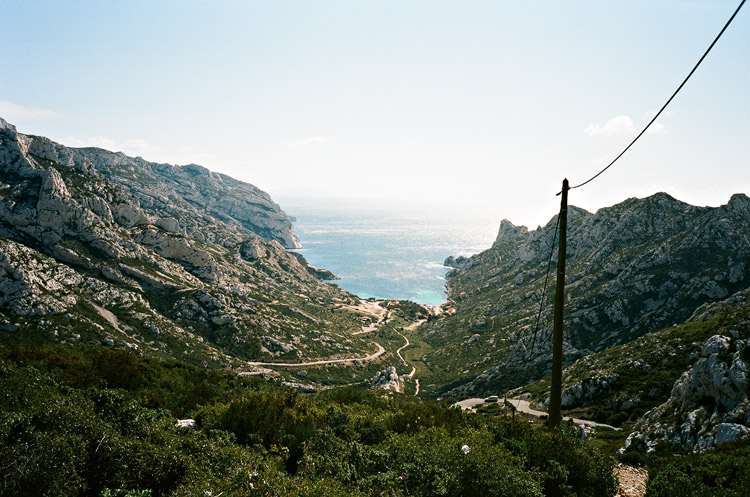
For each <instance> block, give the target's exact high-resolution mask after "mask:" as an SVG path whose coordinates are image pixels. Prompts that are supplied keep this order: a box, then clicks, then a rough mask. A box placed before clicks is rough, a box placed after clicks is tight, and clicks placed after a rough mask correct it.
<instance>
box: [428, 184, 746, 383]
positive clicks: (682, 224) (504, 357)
mask: <svg viewBox="0 0 750 497" xmlns="http://www.w3.org/2000/svg"><path fill="white" fill-rule="evenodd" d="M554 228H555V219H554V218H553V219H552V220H551V221H550V222H549V223H548V224H547V225H546V226H545V227H539V228H537V229H536V230H531V231H530V230H528V229H527V228H526V227H524V226H514V225H513V224H512V223H511V222H509V221H507V220H504V221H503V222H502V223H501V225H500V229H499V232H498V236H497V239H496V241H495V243H494V245H493V247H492V248H491V249H489V250H487V251H485V252H482V253H480V254H477V255H475V256H473V257H471V258H469V259H466V260H462V261H460V263H456V261H453V262H454V265H456V266H457V269H456V270H454V271H452V272H450V273H449V274H448V279H447V287H448V289H449V297H450V301H449V303H448V304H447V306H448V307H452V308H453V309H455V311H456V312H455V314H454V315H452V316H448V317H445V318H443V319H441V320H439V321H436V322H433V323H430V324H428V325H427V327H426V330H425V339H426V340H427V341H428V342H429V343H430V344H431V345H432V346H433V347H434V351H433V352H431V353H428V354H427V355H426V356H425V357H424V358H423V359H424V364H425V365H426V366H427V367H428V368H431V370H432V371H433V372H434V373H435V375H436V377H440V376H442V377H450V376H455V375H456V374H457V373H459V374H463V375H464V376H465V377H467V379H468V381H466V380H462V381H461V382H459V384H454V385H453V387H455V388H454V389H453V390H452V392H450V395H469V394H471V395H474V394H481V393H489V392H497V391H502V390H505V389H508V388H512V387H516V386H519V385H523V384H525V383H528V382H529V381H533V380H534V379H536V378H539V377H541V376H544V375H545V374H547V373H548V372H549V362H550V361H549V351H550V349H551V347H550V339H551V331H552V303H553V295H552V294H553V293H554V275H555V261H556V260H557V254H556V251H555V252H553V257H552V261H553V262H552V268H551V275H550V282H549V284H548V287H547V293H546V295H545V299H544V302H543V303H542V314H541V320H540V325H539V329H538V330H537V332H536V333H535V332H534V331H535V329H536V320H537V315H538V312H539V307H540V301H541V299H542V286H543V282H544V278H545V274H546V270H547V263H548V260H549V256H550V249H551V247H552V240H553V236H554ZM748 240H750V199H748V197H747V196H745V195H742V194H737V195H734V196H733V197H732V198H731V199H730V201H729V202H728V203H727V204H726V205H723V206H721V207H717V208H708V207H695V206H691V205H688V204H685V203H683V202H680V201H678V200H676V199H674V198H672V197H670V196H669V195H667V194H664V193H659V194H656V195H653V196H651V197H648V198H645V199H629V200H626V201H625V202H622V203H621V204H618V205H615V206H612V207H609V208H605V209H601V210H599V211H598V212H596V213H593V214H592V213H589V212H587V211H585V210H583V209H580V208H576V207H570V208H569V213H568V248H567V278H566V308H565V311H566V322H565V342H564V354H565V361H566V364H571V363H572V362H574V361H575V360H576V359H579V358H581V357H584V356H587V355H589V354H591V353H592V352H596V351H601V350H604V349H607V348H610V347H612V346H615V345H618V344H623V343H627V342H630V341H632V340H634V339H636V338H638V337H640V336H643V335H645V334H647V333H649V332H651V331H654V330H657V329H660V328H663V327H667V326H671V325H672V324H675V323H682V322H684V321H686V320H687V319H688V318H689V317H690V316H691V315H692V314H693V312H694V311H695V309H696V308H697V307H699V306H700V305H702V304H705V303H707V302H713V301H717V300H721V299H724V298H726V297H727V296H729V295H731V294H733V293H735V292H738V291H740V290H743V289H745V288H748V287H749V286H750V268H748V263H749V262H748V261H750V243H748ZM475 335H478V337H475V338H474V339H471V340H470V338H472V337H474V336H475Z"/></svg>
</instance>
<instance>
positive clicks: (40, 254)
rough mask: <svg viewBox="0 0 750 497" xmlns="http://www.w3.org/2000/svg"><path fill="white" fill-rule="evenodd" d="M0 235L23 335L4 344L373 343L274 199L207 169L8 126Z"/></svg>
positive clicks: (224, 356) (359, 346) (237, 358)
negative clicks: (343, 311)
mask: <svg viewBox="0 0 750 497" xmlns="http://www.w3.org/2000/svg"><path fill="white" fill-rule="evenodd" d="M0 242H1V243H0V276H2V277H1V278H0V325H1V326H2V330H6V331H7V330H16V332H15V334H2V332H1V330H0V343H29V342H33V341H63V342H69V343H106V344H107V345H108V346H113V347H128V348H130V349H133V350H138V351H139V352H140V353H144V354H150V355H155V356H160V357H176V358H179V359H187V360H189V361H191V362H195V363H199V364H202V365H207V366H215V365H222V366H226V365H229V364H233V363H237V362H241V361H243V360H246V359H256V360H257V359H261V358H263V357H264V356H268V357H269V358H270V357H271V356H273V355H283V356H284V357H292V356H294V357H301V358H302V357H309V356H312V357H321V356H327V355H331V354H340V353H360V352H361V353H366V352H368V351H369V348H370V345H369V343H367V342H366V341H365V339H364V338H363V337H353V336H352V335H351V330H352V329H359V327H360V325H359V323H358V321H357V319H356V318H355V317H354V316H343V317H342V316H333V315H332V314H331V313H330V312H329V309H328V307H327V306H328V304H330V303H331V302H333V299H334V298H338V297H339V296H340V292H341V290H340V289H338V288H335V287H332V286H331V285H327V284H325V283H323V282H321V281H320V279H318V278H317V277H316V276H318V277H319V276H322V275H325V272H324V270H317V269H315V270H314V271H313V270H311V268H310V267H309V265H308V264H307V262H306V261H305V260H304V257H302V256H301V255H299V254H292V253H290V252H289V251H287V250H286V249H285V247H287V248H296V247H299V242H298V241H297V239H296V236H295V235H294V231H293V229H292V226H291V223H290V221H289V219H288V217H287V216H286V214H285V213H284V212H283V211H282V210H281V209H280V208H279V206H278V205H276V204H275V203H274V202H273V201H272V200H271V199H270V197H269V196H268V195H267V194H266V193H265V192H262V191H261V190H259V189H257V188H256V187H254V186H252V185H249V184H247V183H243V182H240V181H237V180H234V179H232V178H229V177H227V176H224V175H221V174H216V173H212V172H211V171H209V170H207V169H205V168H203V167H201V166H196V165H188V166H172V165H169V164H156V163H152V162H148V161H145V160H143V159H141V158H131V157H127V156H126V155H124V154H122V153H119V152H118V153H114V152H108V151H106V150H101V149H94V148H84V149H75V148H68V147H65V146H63V145H60V144H58V143H55V142H53V141H51V140H49V139H47V138H43V137H38V136H29V135H24V134H21V133H18V132H17V131H16V129H15V127H13V126H12V125H10V124H8V123H6V122H5V121H0ZM314 272H318V274H313V273H314ZM323 336H326V337H329V339H328V340H322V339H321V338H320V337H323ZM286 347H289V348H290V349H289V350H285V348H286Z"/></svg>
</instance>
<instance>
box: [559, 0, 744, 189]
mask: <svg viewBox="0 0 750 497" xmlns="http://www.w3.org/2000/svg"><path fill="white" fill-rule="evenodd" d="M744 4H745V0H742V1H741V2H740V5H739V7H737V10H735V11H734V14H732V17H730V18H729V20H728V21H727V23H726V24H725V25H724V27H723V28H722V30H721V31H720V32H719V34H718V35H716V38H714V41H713V43H711V45H710V46H709V47H708V49H707V50H706V51H705V53H704V54H703V57H701V58H700V60H699V61H698V63H697V64H695V67H693V70H692V71H690V74H688V75H687V77H686V78H685V80H684V81H683V82H682V84H681V85H680V86H679V87H678V88H677V89H676V90H675V92H674V93H673V94H672V96H671V97H669V100H667V103H665V104H664V105H663V106H662V108H661V109H659V112H657V113H656V115H655V116H654V118H653V119H651V121H649V123H648V124H647V125H646V127H645V128H643V130H642V131H641V132H640V133H638V136H636V137H635V138H634V139H633V141H632V142H630V145H628V146H627V147H625V150H623V151H622V152H620V155H618V156H617V157H615V159H614V160H613V161H612V162H610V163H609V164H608V165H607V167H605V168H604V169H602V170H601V171H599V172H598V173H596V174H595V175H594V176H592V177H591V178H589V179H587V180H586V181H584V182H583V183H581V184H579V185H576V186H571V187H570V189H571V190H572V189H574V188H580V187H582V186H583V185H585V184H587V183H590V182H591V181H593V180H594V179H596V178H597V177H599V175H601V174H602V173H603V172H604V171H606V170H607V169H609V168H610V167H612V164H614V163H615V162H617V160H618V159H619V158H620V157H622V156H623V155H625V152H627V151H628V149H630V147H632V146H633V144H634V143H635V142H637V141H638V139H639V138H640V137H641V136H643V134H644V133H645V132H646V130H647V129H648V128H649V127H650V126H651V125H652V124H653V123H654V121H656V119H657V118H658V117H659V116H660V115H661V113H662V112H663V111H664V109H666V108H667V105H669V103H670V102H671V101H672V100H673V99H674V97H676V96H677V94H678V93H679V92H680V90H682V87H683V86H685V83H687V82H688V80H689V79H690V77H691V76H692V75H693V73H694V72H695V71H696V69H698V66H700V65H701V62H703V59H705V58H706V56H707V55H708V52H710V51H711V49H712V48H714V45H716V42H717V41H719V38H721V35H723V34H724V31H726V30H727V28H728V27H729V25H730V24H731V23H732V21H733V20H734V18H735V16H736V15H737V13H738V12H739V11H740V9H741V8H742V6H743V5H744Z"/></svg>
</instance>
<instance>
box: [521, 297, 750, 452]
mask: <svg viewBox="0 0 750 497" xmlns="http://www.w3.org/2000/svg"><path fill="white" fill-rule="evenodd" d="M714 336H720V337H727V339H728V340H729V342H728V343H733V342H737V343H739V342H741V341H742V340H746V339H748V338H750V290H743V291H741V292H738V293H737V294H735V295H733V296H731V297H729V298H727V299H724V300H722V301H719V302H716V303H712V304H706V305H704V306H701V307H700V308H698V309H697V310H696V312H695V313H694V314H693V316H691V317H690V318H689V319H688V320H687V321H686V322H685V323H682V324H678V325H673V326H670V327H667V328H662V329H660V330H657V331H654V332H651V333H647V334H646V335H644V336H642V337H640V338H637V339H635V340H633V341H632V342H628V343H626V344H623V345H618V346H616V347H612V348H610V349H607V350H604V351H601V352H596V353H593V354H591V355H589V356H586V357H584V358H582V359H579V360H578V361H576V362H575V363H573V364H572V365H570V366H569V367H567V368H566V369H565V370H564V371H563V395H562V407H563V409H564V410H565V411H566V413H567V414H574V415H576V416H581V417H584V418H591V419H594V420H596V421H601V422H605V423H608V424H614V425H617V426H620V425H621V424H623V423H627V422H630V423H631V424H635V423H636V422H638V421H639V420H640V419H641V417H642V416H643V415H644V414H646V413H647V412H648V411H651V410H652V409H654V408H656V407H657V406H659V405H661V404H663V403H664V402H666V401H667V400H668V399H669V397H670V394H671V392H672V390H673V387H674V385H675V383H676V382H677V381H678V380H679V379H680V378H681V377H682V375H683V374H685V373H686V372H687V371H688V370H690V368H691V367H693V366H694V365H695V364H696V363H697V362H698V361H699V360H700V358H701V355H702V352H703V350H704V349H705V347H706V343H707V342H709V341H715V339H712V337H714ZM737 364H738V367H739V365H740V361H737ZM714 366H717V365H716V364H714ZM718 369H719V368H718V367H716V372H717V373H718ZM729 369H731V365H730V367H729ZM722 379H723V378H722V377H721V375H719V376H717V381H719V383H721V381H722ZM730 383H731V382H730ZM549 388H550V378H549V377H545V378H543V379H541V380H538V381H536V382H534V383H531V384H529V385H526V386H524V387H521V388H519V389H516V390H515V391H513V392H511V393H509V395H510V396H512V397H516V396H529V397H531V398H533V399H536V400H537V401H539V402H540V403H545V402H546V401H548V399H549ZM727 390H731V389H730V388H727ZM724 393H726V392H724ZM716 396H717V395H716V392H712V391H710V389H709V388H705V389H704V391H703V392H702V394H701V398H705V400H706V401H707V402H709V401H711V402H714V403H715V404H717V405H718V404H719V403H720V402H715V397H716ZM710 399H714V400H710ZM685 414H687V413H685ZM690 448H692V447H690Z"/></svg>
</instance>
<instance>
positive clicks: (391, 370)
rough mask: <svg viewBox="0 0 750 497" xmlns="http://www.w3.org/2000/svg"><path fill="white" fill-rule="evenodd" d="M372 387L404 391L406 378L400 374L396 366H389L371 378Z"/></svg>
mask: <svg viewBox="0 0 750 497" xmlns="http://www.w3.org/2000/svg"><path fill="white" fill-rule="evenodd" d="M370 387H371V388H383V389H385V390H391V391H393V392H398V393H404V380H403V378H401V377H400V376H399V375H398V373H397V372H396V368H395V367H394V366H389V367H388V368H386V369H385V370H383V371H379V372H378V373H376V374H375V376H373V377H372V380H370Z"/></svg>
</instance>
